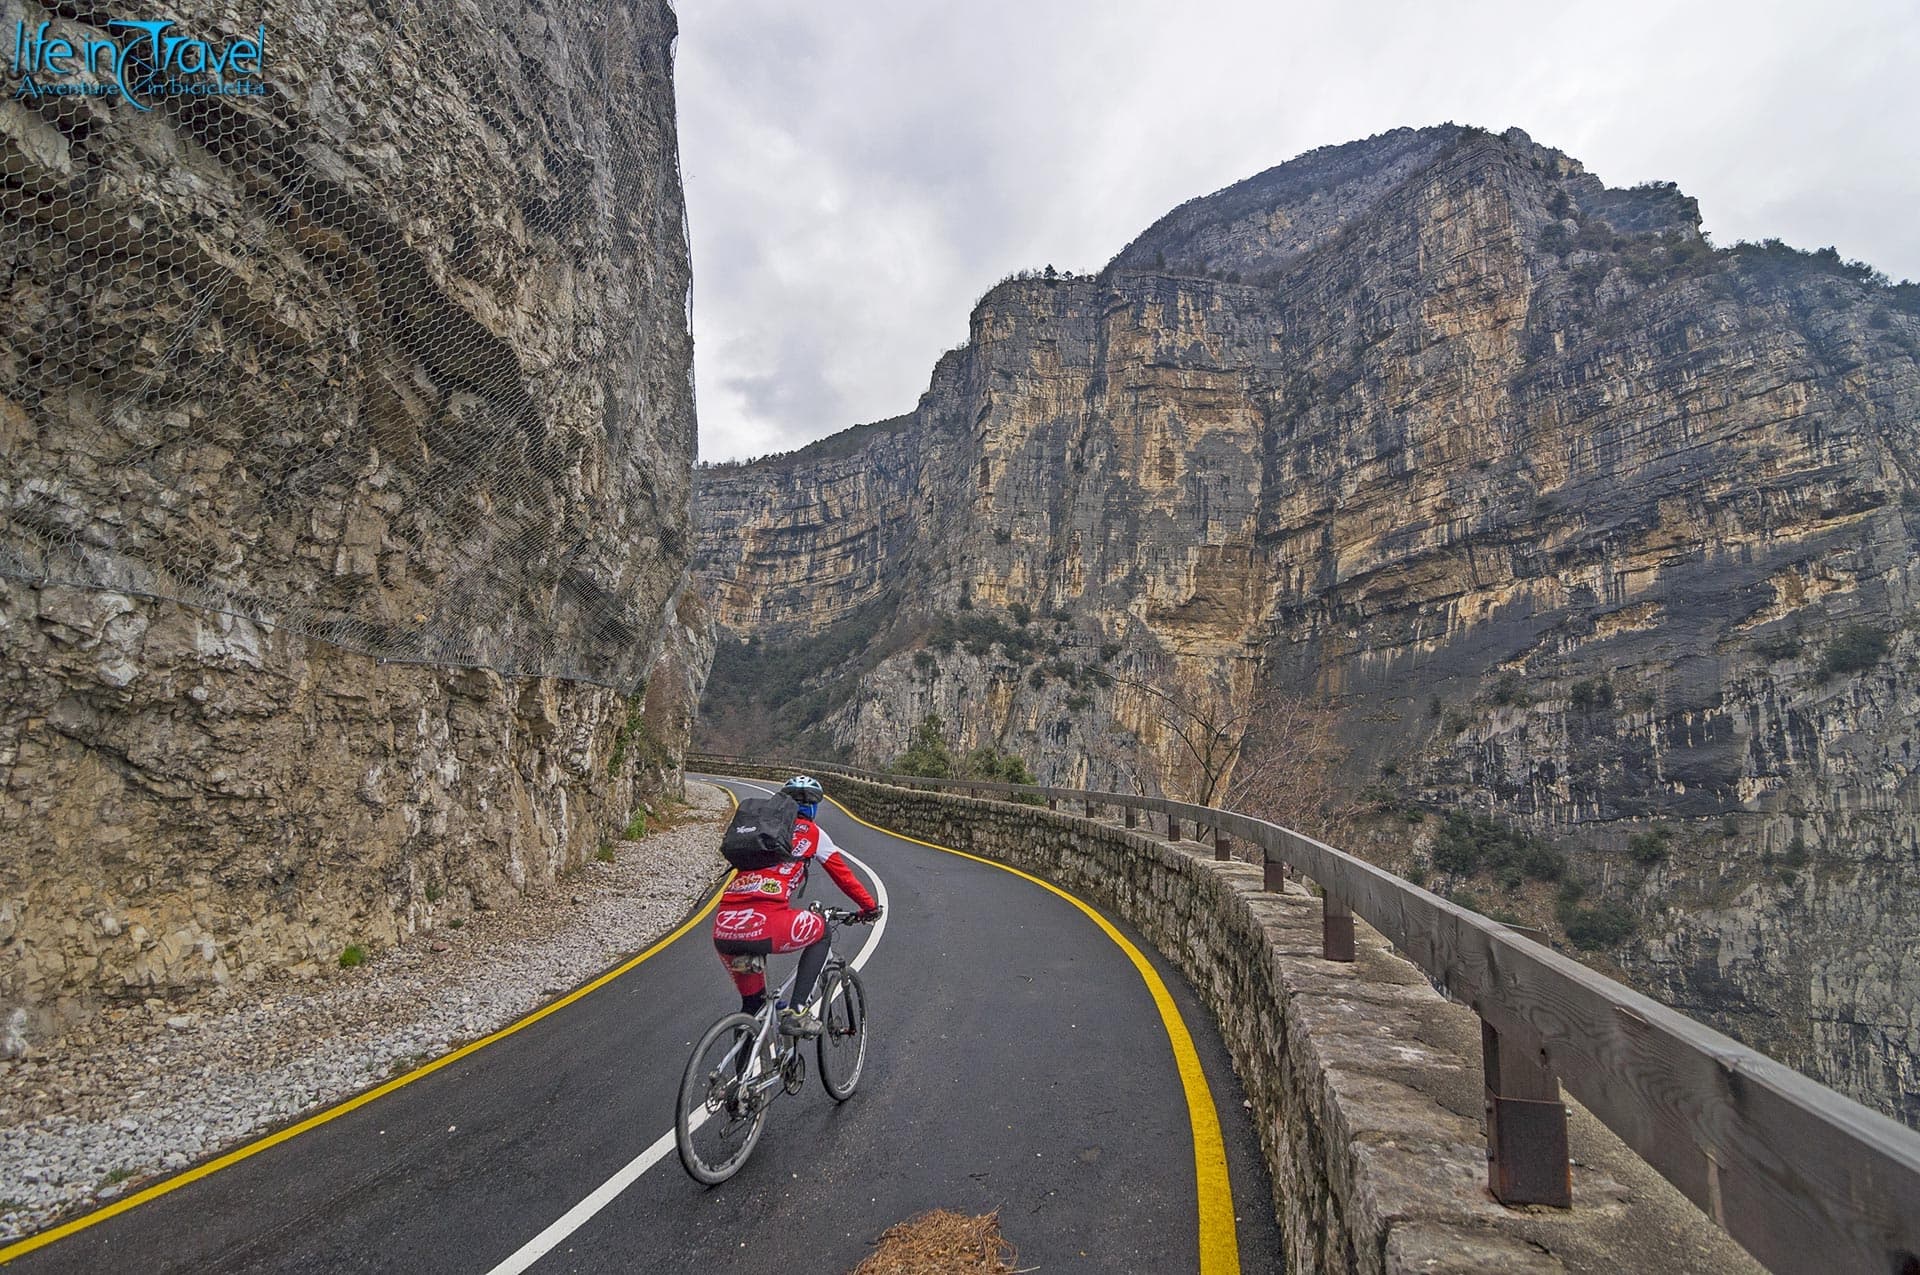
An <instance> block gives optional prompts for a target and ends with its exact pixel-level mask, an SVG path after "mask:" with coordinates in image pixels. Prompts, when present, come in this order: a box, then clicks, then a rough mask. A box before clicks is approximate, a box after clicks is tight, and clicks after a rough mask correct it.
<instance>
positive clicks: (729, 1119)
mask: <svg viewBox="0 0 1920 1275" xmlns="http://www.w3.org/2000/svg"><path fill="white" fill-rule="evenodd" d="M759 1031H760V1023H759V1020H758V1019H756V1018H754V1017H753V1016H752V1015H751V1014H729V1015H727V1016H726V1017H725V1018H723V1019H721V1020H720V1021H719V1022H717V1023H715V1024H714V1025H713V1026H711V1027H709V1028H707V1031H706V1034H705V1035H704V1036H702V1037H701V1038H700V1043H699V1044H697V1045H695V1046H694V1047H693V1056H692V1057H691V1058H689V1059H687V1070H686V1074H684V1075H683V1076H681V1078H680V1101H679V1104H678V1106H677V1107H676V1109H675V1111H674V1117H673V1141H674V1145H675V1146H676V1147H677V1148H679V1151H680V1163H681V1164H682V1165H683V1166H685V1168H686V1170H687V1172H688V1173H689V1174H690V1175H692V1177H693V1179H694V1181H696V1182H704V1183H705V1184H707V1185H708V1186H713V1185H714V1184H716V1183H719V1182H725V1181H726V1180H727V1179H728V1178H730V1177H732V1176H733V1175H734V1174H735V1173H737V1172H739V1170H740V1166H741V1165H743V1164H745V1163H746V1162H747V1156H748V1155H750V1154H752V1152H753V1144H754V1143H756V1142H758V1141H759V1140H760V1130H761V1128H762V1127H763V1126H765V1124H766V1122H767V1103H768V1102H769V1101H771V1100H772V1095H771V1094H765V1095H762V1094H755V1093H753V1092H751V1091H750V1090H749V1089H748V1088H747V1087H746V1086H745V1085H743V1084H742V1083H741V1076H742V1074H743V1073H744V1072H745V1071H746V1069H747V1066H748V1064H749V1063H751V1062H752V1060H753V1042H754V1039H755V1037H756V1036H758V1034H759Z"/></svg>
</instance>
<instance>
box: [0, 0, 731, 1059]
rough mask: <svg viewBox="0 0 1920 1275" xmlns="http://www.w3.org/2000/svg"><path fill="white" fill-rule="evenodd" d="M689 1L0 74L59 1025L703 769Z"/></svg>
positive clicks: (299, 947) (10, 621)
mask: <svg viewBox="0 0 1920 1275" xmlns="http://www.w3.org/2000/svg"><path fill="white" fill-rule="evenodd" d="M19 9H20V6H19V5H18V4H11V5H10V6H9V5H0V18H3V19H4V22H5V25H6V26H7V27H8V28H9V29H11V26H12V23H13V21H14V19H15V18H16V17H17V16H23V15H22V14H21V13H19V12H17V11H18V10H19ZM146 9H147V6H143V5H139V4H136V5H134V6H133V7H132V8H131V9H129V10H127V11H126V12H121V11H118V10H116V11H115V16H119V17H138V16H148V15H147V14H146ZM35 12H36V13H38V10H35ZM42 16H45V15H42ZM164 16H166V17H169V18H173V19H176V20H177V21H178V22H179V23H180V29H181V30H182V31H191V32H192V34H194V35H195V36H201V37H208V36H227V35H231V34H233V33H234V32H235V31H240V30H245V31H251V26H250V25H249V22H250V20H248V21H242V20H241V19H239V18H235V17H234V16H233V15H232V14H230V13H228V12H227V9H226V7H225V6H220V5H213V4H197V3H196V4H188V5H186V6H184V8H183V7H182V6H180V5H172V6H168V7H167V8H166V10H165V14H164ZM53 18H54V22H55V25H56V27H60V28H62V33H65V32H64V28H65V27H67V26H71V27H73V28H74V29H75V30H74V33H75V34H78V35H83V36H84V35H86V34H88V33H89V32H90V30H91V29H90V28H87V27H85V26H84V24H83V23H82V22H79V21H71V22H69V21H68V20H66V19H64V18H62V17H60V16H59V15H53ZM674 33H675V20H674V16H673V12H672V10H671V8H670V7H669V6H668V4H667V3H666V0H614V2H613V3H609V4H603V5H594V6H586V7H582V6H577V5H557V4H548V3H544V2H543V0H535V2H534V3H532V4H528V3H522V2H521V0H514V2H513V3H508V2H507V0H479V2H478V3H476V4H469V5H465V6H455V7H451V8H448V7H435V6H418V5H412V6H400V7H398V8H395V7H394V6H388V5H375V4H369V3H367V2H366V0H319V2H318V3H317V4H307V5H304V6H302V8H301V11H300V15H299V16H298V17H297V18H289V19H287V20H286V21H285V22H284V23H276V22H275V21H274V20H272V19H270V20H269V25H268V30H267V41H268V57H267V60H266V75H265V79H266V81H267V84H266V87H267V90H268V91H267V92H266V93H265V94H264V95H261V96H258V97H246V98H241V97H233V98H226V97H206V98H188V99H168V100H166V101H162V102H159V103H156V104H155V106H154V109H153V110H151V111H148V112H142V111H139V110H135V109H133V108H132V107H131V105H130V104H129V103H126V102H123V101H108V100H105V99H74V98H68V99H60V100H53V99H41V100H36V101H30V102H29V101H8V102H6V103H3V104H0V112H3V113H4V114H0V160H4V163H0V211H3V212H4V214H5V227H6V228H5V232H4V234H0V260H4V262H5V264H6V266H7V268H8V272H9V273H8V278H9V280H10V282H9V285H8V288H7V292H6V299H5V302H4V308H5V311H6V317H7V321H6V323H5V324H4V325H0V449H3V450H4V454H5V459H6V465H5V467H4V473H0V513H4V515H5V519H4V522H0V533H3V534H0V680H3V681H4V707H0V1006H5V1005H10V1004H23V1005H26V1006H28V1007H29V1008H30V1009H31V1010H32V1011H33V1012H34V1014H35V1017H36V1022H35V1025H34V1030H35V1031H39V1030H43V1029H44V1028H45V1027H46V1026H48V1025H49V1024H48V1021H47V1020H48V1018H49V1016H50V1015H52V1014H53V1012H54V1011H55V1010H59V1009H64V1010H67V1011H71V1012H76V1013H77V1012H80V1011H82V1010H83V1009H84V1008H85V1007H86V1006H87V1005H88V1004H89V1003H90V1002H91V1001H93V1000H95V999H96V998H98V997H99V996H102V995H109V996H141V997H145V996H166V995H169V994H173V993H176V992H180V991H184V990H192V989H194V988H200V987H207V986H214V985H218V984H221V983H224V982H227V981H229V980H232V979H240V978H246V977H253V976H258V975H262V974H265V973H268V972H271V971H274V970H282V969H288V968H291V969H294V970H296V971H311V970H314V969H317V968H318V967H319V966H320V965H321V964H324V963H327V962H331V961H333V960H335V959H336V958H337V957H338V956H339V954H340V952H341V950H342V948H343V947H344V946H345V945H347V944H351V943H359V944H367V945H378V944H381V943H384V942H388V941H391V940H393V939H395V938H396V937H399V936H401V935H403V934H405V933H407V932H409V931H411V930H414V929H418V928H421V927H429V926H432V925H435V924H440V923H444V922H445V921H447V920H449V919H451V918H455V917H458V916H460V915H462V914H463V913H464V912H465V911H466V910H468V909H471V908H474V907H485V906H497V905H499V904H501V903H503V902H504V901H506V900H507V899H509V898H511V897H512V895H513V894H514V892H515V891H516V890H517V889H518V888H520V887H522V886H523V885H525V884H526V883H528V882H530V881H535V880H541V879H546V878H550V877H552V876H553V875H554V874H555V873H556V872H559V871H561V870H562V869H564V868H566V867H569V866H571V865H572V864H574V863H577V862H578V861H580V859H581V858H582V857H583V856H585V855H589V854H591V853H592V851H593V849H594V848H595V847H596V846H597V845H598V843H599V842H600V840H601V839H602V838H603V837H604V836H605V835H606V833H607V831H608V829H610V828H612V827H617V826H618V824H619V823H621V822H624V820H625V818H626V816H627V813H628V810H629V808H630V804H631V799H632V795H633V790H634V787H635V785H636V784H637V783H652V784H656V785H657V784H658V783H660V782H662V781H663V776H665V775H668V774H671V773H672V772H673V771H675V769H676V768H677V760H676V758H677V754H678V752H679V751H680V748H681V747H682V744H683V742H684V738H685V731H686V728H687V723H688V720H689V718H690V716H691V712H692V706H693V704H694V703H696V702H697V698H698V685H699V681H700V679H701V678H702V677H703V676H704V669H705V664H706V660H707V658H708V657H709V655H710V641H711V638H710V634H709V632H708V627H707V626H708V621H707V620H706V618H705V610H704V607H703V606H702V604H701V603H700V601H699V599H698V598H697V597H696V596H693V595H690V594H688V593H687V592H686V591H685V588H684V586H685V583H686V580H687V575H686V566H687V563H688V559H689V556H690V552H691V544H692V536H691V515H690V511H689V503H688V495H689V488H690V480H689V474H690V470H691V463H692V452H693V444H694V424H693V402H692V392H691V342H690V337H689V335H688V331H687V324H686V310H685V305H686V297H687V289H688V283H689V279H690V267H689V263H688V256H687V244H686V235H685V226H684V205H683V200H682V196H681V189H680V181H679V171H678V149H677V140H676V135H675V123H674V102H673V86H672V68H671V50H672V41H673V38H674ZM95 34H104V33H95Z"/></svg>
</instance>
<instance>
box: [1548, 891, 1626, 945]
mask: <svg viewBox="0 0 1920 1275" xmlns="http://www.w3.org/2000/svg"><path fill="white" fill-rule="evenodd" d="M1560 923H1561V924H1562V925H1563V926H1565V927H1566V931H1567V941H1568V942H1570V943H1572V944H1573V945H1574V946H1575V947H1577V948H1579V949H1580V950H1581V951H1583V952H1591V951H1595V950H1597V949H1599V948H1603V947H1617V946H1619V945H1620V944H1622V943H1624V942H1626V941H1627V940H1628V939H1630V938H1632V937H1633V934H1634V931H1635V930H1637V929H1639V928H1640V921H1639V918H1637V917H1636V916H1634V914H1633V909H1632V908H1629V907H1628V906H1627V905H1626V904H1624V903H1614V902H1607V903H1600V904H1596V905H1595V906H1593V907H1586V906H1584V905H1581V904H1574V905H1573V906H1571V907H1568V908H1566V909H1564V910H1563V911H1562V913H1561V917H1560Z"/></svg>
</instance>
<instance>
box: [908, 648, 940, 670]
mask: <svg viewBox="0 0 1920 1275" xmlns="http://www.w3.org/2000/svg"><path fill="white" fill-rule="evenodd" d="M913 667H914V668H915V669H917V670H919V671H920V672H921V673H923V674H926V673H932V672H933V670H934V669H936V668H938V667H940V661H939V660H936V659H935V658H934V657H933V652H932V651H915V652H914V653H913Z"/></svg>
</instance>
